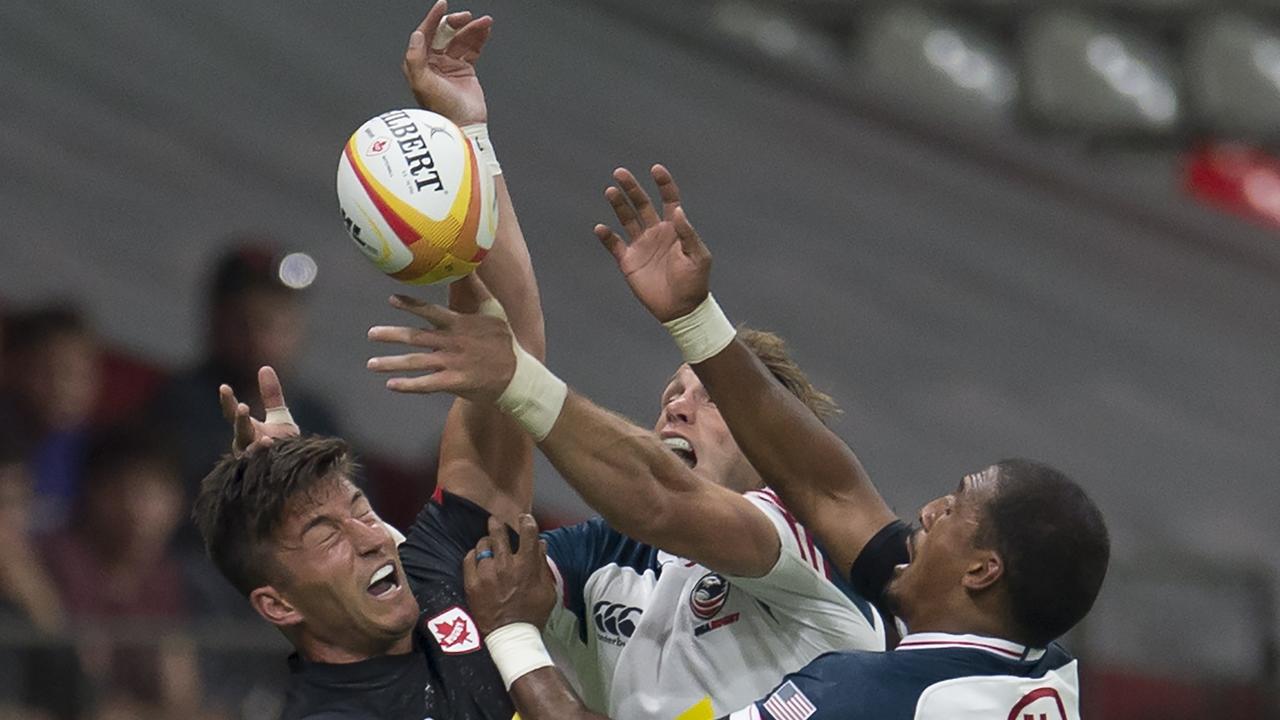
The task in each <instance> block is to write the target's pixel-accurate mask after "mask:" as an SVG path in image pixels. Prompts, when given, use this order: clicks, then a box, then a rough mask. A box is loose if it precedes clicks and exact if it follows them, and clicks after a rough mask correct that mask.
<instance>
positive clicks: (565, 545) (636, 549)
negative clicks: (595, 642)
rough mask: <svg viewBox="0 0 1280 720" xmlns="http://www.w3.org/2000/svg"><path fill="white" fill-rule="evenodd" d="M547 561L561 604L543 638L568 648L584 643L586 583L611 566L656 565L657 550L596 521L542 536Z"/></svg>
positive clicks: (585, 637) (599, 520)
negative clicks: (545, 543) (596, 573)
mask: <svg viewBox="0 0 1280 720" xmlns="http://www.w3.org/2000/svg"><path fill="white" fill-rule="evenodd" d="M542 538H543V539H544V540H546V541H547V562H548V564H550V565H551V572H552V575H554V576H555V579H556V589H557V590H558V592H559V595H560V602H558V603H556V607H555V609H554V610H552V613H551V619H550V620H549V621H548V623H547V627H546V628H545V629H544V633H543V634H544V636H546V637H548V638H549V639H551V640H552V641H553V642H555V643H559V644H561V646H562V647H565V648H570V647H572V645H573V644H574V643H577V644H579V645H582V644H585V643H586V641H587V626H586V622H587V610H588V608H587V604H588V602H589V601H590V598H589V597H588V589H587V582H588V581H589V580H590V579H591V576H592V574H594V573H595V572H596V571H597V570H599V569H601V568H603V567H605V566H606V565H610V564H618V565H626V566H630V567H636V568H643V567H652V566H655V555H656V551H655V550H653V548H651V547H649V546H648V545H644V544H642V543H639V542H636V541H635V540H632V539H631V538H628V537H626V536H625V535H623V534H622V533H619V532H618V531H617V530H614V529H613V528H611V527H609V525H608V524H607V523H605V521H604V520H602V519H600V518H595V519H592V520H588V521H586V522H584V523H579V524H577V525H571V526H568V527H563V528H557V529H555V530H551V531H549V532H545V533H543V534H542Z"/></svg>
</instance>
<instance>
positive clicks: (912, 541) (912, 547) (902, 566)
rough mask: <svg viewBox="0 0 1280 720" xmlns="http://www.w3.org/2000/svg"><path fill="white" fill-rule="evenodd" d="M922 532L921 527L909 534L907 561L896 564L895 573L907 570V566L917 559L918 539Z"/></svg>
mask: <svg viewBox="0 0 1280 720" xmlns="http://www.w3.org/2000/svg"><path fill="white" fill-rule="evenodd" d="M921 532H922V529H921V528H916V529H915V530H913V531H912V532H911V534H910V535H908V536H907V561H906V562H904V563H898V564H897V565H894V566H893V570H894V572H895V573H900V572H902V571H903V570H906V569H907V566H908V565H910V564H911V563H912V562H914V561H915V559H916V540H917V539H918V538H919V537H920V533H921Z"/></svg>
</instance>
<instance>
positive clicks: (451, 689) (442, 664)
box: [400, 493, 515, 720]
mask: <svg viewBox="0 0 1280 720" xmlns="http://www.w3.org/2000/svg"><path fill="white" fill-rule="evenodd" d="M488 523H489V513H488V511H486V510H485V509H484V508H482V507H480V506H479V505H476V504H475V503H473V502H471V501H469V500H467V499H465V498H462V497H459V496H457V495H452V494H450V493H443V494H442V495H441V497H440V500H439V501H438V502H437V501H432V502H430V503H428V504H427V506H426V507H424V508H423V509H422V512H421V513H419V514H418V519H417V520H415V521H414V523H413V527H411V528H410V529H409V535H408V538H407V539H406V540H405V542H404V543H403V544H402V545H401V546H400V561H401V564H402V565H403V566H404V571H405V575H407V576H408V578H409V584H410V586H412V588H413V594H414V596H415V597H417V599H418V605H419V607H420V609H421V615H420V617H419V620H418V632H419V634H420V642H421V643H422V650H423V652H424V653H425V654H426V657H427V665H428V668H429V669H430V672H431V673H432V674H433V675H435V676H436V677H437V679H438V681H439V685H440V687H441V688H443V689H444V694H445V695H446V696H447V698H446V699H445V702H446V703H447V705H446V706H447V707H448V708H449V710H450V713H449V715H448V716H449V717H455V718H467V719H468V720H510V718H511V716H512V714H513V713H514V712H515V709H514V706H513V705H512V703H511V699H510V696H509V695H508V694H507V692H506V686H505V685H504V684H503V682H502V676H501V675H499V674H498V669H497V668H496V667H495V666H494V664H493V660H492V658H490V657H489V651H488V650H487V649H486V648H485V647H484V645H483V643H482V642H481V640H480V634H479V631H478V629H477V628H476V627H475V621H474V620H473V619H472V618H471V615H470V613H469V612H468V611H467V594H466V590H465V588H464V586H463V582H462V559H463V558H464V557H466V554H467V553H468V552H470V551H471V549H472V548H474V547H475V545H476V543H477V542H479V541H480V538H482V537H484V536H486V535H488V534H489V527H488ZM512 535H513V536H514V532H513V533H512ZM512 543H513V547H514V546H515V539H514V537H513V539H512Z"/></svg>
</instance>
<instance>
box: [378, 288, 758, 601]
mask: <svg viewBox="0 0 1280 720" xmlns="http://www.w3.org/2000/svg"><path fill="white" fill-rule="evenodd" d="M467 281H468V282H469V283H470V284H471V285H472V286H473V288H474V289H475V290H476V291H478V292H483V286H481V285H480V283H478V282H477V281H474V280H472V279H470V278H468V279H467ZM415 312H416V313H417V314H419V315H420V316H421V317H422V318H423V319H425V320H427V321H428V322H429V323H431V325H432V326H433V327H432V328H431V329H429V330H415V329H413V328H407V327H400V328H374V329H373V330H371V331H370V336H371V337H377V338H378V339H382V340H387V341H391V342H406V343H412V344H414V345H417V346H418V347H420V348H424V349H430V350H432V352H430V353H428V354H426V355H423V356H422V357H424V358H425V359H426V362H425V363H423V364H417V363H413V362H412V361H410V360H407V359H406V358H411V357H413V356H398V357H395V356H393V357H381V358H373V359H372V360H370V367H372V368H374V369H375V370H379V371H400V370H413V371H425V372H427V373H428V374H425V375H421V376H418V377H411V378H393V379H392V380H390V381H388V387H390V388H391V389H393V390H397V391H400V392H415V393H432V392H450V393H453V394H455V395H458V396H460V397H463V398H466V399H468V400H471V401H474V402H476V403H478V404H481V405H483V406H485V407H492V406H494V405H504V406H505V407H508V408H509V409H511V411H512V412H513V414H516V415H520V414H521V413H522V412H523V411H522V410H521V409H520V408H521V406H525V405H529V406H539V407H543V409H544V410H545V411H546V412H544V413H541V414H540V419H539V420H537V421H535V422H533V423H532V424H531V423H530V421H529V419H528V417H526V418H525V420H523V421H522V422H523V423H524V427H525V429H526V430H528V431H529V432H530V434H532V435H534V437H535V438H537V439H538V440H539V446H540V447H541V448H542V451H543V453H544V454H546V456H547V457H548V458H549V459H550V460H551V462H552V464H554V465H555V466H556V469H557V470H559V471H560V473H561V475H562V476H564V478H565V479H566V480H568V481H569V482H570V484H572V485H573V486H574V487H575V488H576V489H577V490H578V491H579V493H581V494H582V496H583V498H584V499H585V500H586V501H587V504H589V505H591V506H592V507H593V508H595V509H596V511H598V512H599V513H600V514H601V515H602V516H603V517H604V518H605V519H606V520H608V521H609V522H610V524H612V525H614V527H616V528H617V529H618V530H619V531H620V532H622V533H625V534H627V535H629V536H631V537H633V538H635V539H637V540H640V541H642V542H645V543H648V544H650V545H654V546H655V547H659V548H662V549H663V550H666V551H667V552H669V553H672V554H674V555H679V556H681V557H686V558H689V559H691V560H696V561H698V562H700V563H702V564H703V565H706V566H707V567H709V568H711V569H713V570H716V571H718V572H722V573H725V574H728V575H740V576H747V577H759V576H763V575H765V574H766V573H767V572H768V571H769V570H770V569H771V568H772V567H773V565H774V563H775V562H776V561H777V559H778V554H779V550H780V541H779V539H778V534H777V531H776V530H775V528H774V527H773V525H772V523H771V522H770V520H769V519H768V517H767V516H765V515H764V513H762V512H761V511H760V510H758V509H757V508H755V507H754V506H753V505H752V504H751V502H750V501H749V500H747V499H746V498H745V497H743V496H742V495H739V494H738V493H735V492H733V491H731V490H728V489H726V488H722V487H720V486H718V485H715V484H714V483H711V482H709V481H706V480H702V479H700V478H698V477H696V476H695V475H694V474H693V473H692V472H691V471H690V470H689V468H688V467H686V466H685V464H684V462H683V461H681V460H680V459H679V458H678V457H677V456H676V455H675V453H673V452H672V451H671V450H670V449H668V448H667V447H666V445H664V444H663V442H662V440H661V439H660V438H659V437H658V436H657V435H656V434H654V433H653V432H652V431H650V430H645V429H643V428H640V427H638V426H636V425H634V424H632V423H631V422H629V421H627V420H626V419H624V418H622V417H620V416H618V415H615V414H613V413H610V412H608V411H607V410H604V409H602V408H600V407H598V406H596V405H594V404H593V403H591V402H590V401H589V400H587V399H586V398H584V397H582V396H580V395H578V394H576V393H573V392H569V391H568V390H567V389H566V388H565V386H564V384H563V383H559V381H558V380H556V379H555V378H554V376H552V375H551V374H550V373H549V372H548V371H547V370H546V369H545V368H544V367H542V365H541V364H539V363H538V361H537V360H536V359H533V358H532V357H526V358H524V359H521V360H517V351H516V349H515V348H514V347H513V345H512V341H511V340H512V338H511V333H510V330H509V329H508V326H507V324H506V323H505V322H504V321H503V320H502V319H501V318H500V317H496V316H486V315H483V314H471V313H466V312H457V311H456V309H455V310H451V309H446V308H441V307H437V306H431V305H421V306H419V307H418V308H417V309H416V310H415ZM521 363H523V367H524V371H523V373H522V374H521V378H527V377H529V375H526V374H524V373H528V374H531V375H533V376H534V377H541V378H542V379H541V380H536V381H534V382H530V383H527V384H526V383H522V382H519V381H515V380H513V378H515V377H516V375H517V366H518V364H521ZM544 381H545V382H544ZM556 383H558V386H556V387H550V386H549V385H555V384H556ZM517 391H518V393H520V394H522V395H523V399H521V400H519V401H518V402H515V403H513V402H511V398H512V397H513V396H514V395H515V394H517ZM556 392H559V395H558V397H556V398H555V400H554V402H551V401H545V399H546V397H548V396H549V395H554V394H555V393H556ZM503 398H506V399H507V402H506V403H505V404H504V403H503V402H502V399H503ZM544 401H545V402H544ZM552 405H554V407H551V406H552ZM725 538H732V539H733V542H726V541H725Z"/></svg>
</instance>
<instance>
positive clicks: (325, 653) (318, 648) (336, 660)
mask: <svg viewBox="0 0 1280 720" xmlns="http://www.w3.org/2000/svg"><path fill="white" fill-rule="evenodd" d="M295 645H296V647H297V648H298V654H299V655H301V656H302V657H303V658H304V659H305V660H307V661H308V662H314V663H327V664H331V665H344V664H347V663H354V662H360V661H361V660H369V659H370V658H375V657H382V656H383V655H405V654H407V653H410V652H413V633H412V632H407V633H405V634H404V636H402V637H400V638H397V639H396V640H393V641H391V642H390V643H388V644H386V645H385V646H384V647H373V648H365V649H356V648H349V647H341V646H338V645H334V644H331V643H327V642H325V641H323V640H320V639H319V638H315V637H302V638H300V639H299V640H298V642H297V643H295Z"/></svg>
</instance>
